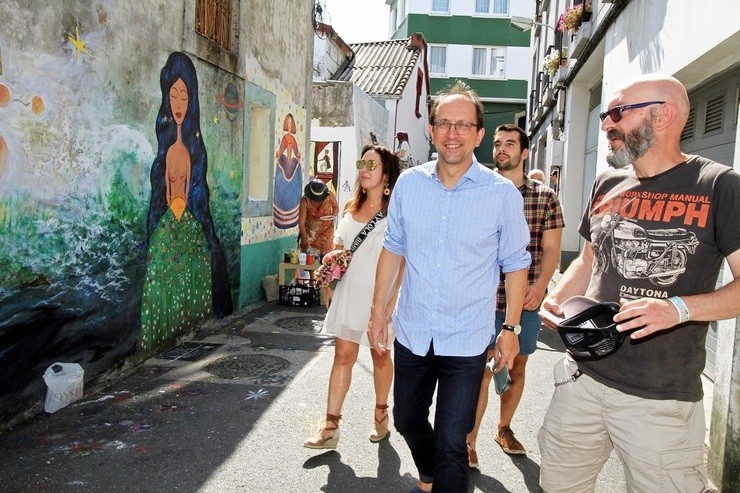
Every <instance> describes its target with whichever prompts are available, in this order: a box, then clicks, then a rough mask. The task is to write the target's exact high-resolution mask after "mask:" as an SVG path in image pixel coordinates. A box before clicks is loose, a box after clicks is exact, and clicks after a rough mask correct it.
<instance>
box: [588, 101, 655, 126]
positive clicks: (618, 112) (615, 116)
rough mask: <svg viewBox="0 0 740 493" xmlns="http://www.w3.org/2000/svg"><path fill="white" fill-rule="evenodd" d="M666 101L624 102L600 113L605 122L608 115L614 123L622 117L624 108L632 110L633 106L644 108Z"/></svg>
mask: <svg viewBox="0 0 740 493" xmlns="http://www.w3.org/2000/svg"><path fill="white" fill-rule="evenodd" d="M663 103H665V101H646V102H644V103H635V104H623V105H622V106H615V107H614V108H612V109H610V110H606V111H602V112H601V113H599V118H600V119H601V121H602V122H603V121H604V120H606V117H607V116H608V117H609V118H611V119H612V121H613V122H614V123H617V122H619V121H620V120H621V119H622V112H623V111H624V110H631V109H633V108H644V107H645V106H651V105H653V104H663Z"/></svg>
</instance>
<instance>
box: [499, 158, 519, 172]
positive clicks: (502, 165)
mask: <svg viewBox="0 0 740 493" xmlns="http://www.w3.org/2000/svg"><path fill="white" fill-rule="evenodd" d="M494 164H495V165H496V169H497V170H499V171H508V170H510V169H514V168H516V167H517V166H519V165H520V164H521V160H519V162H516V163H515V162H514V160H513V159H511V158H509V160H508V161H503V162H499V161H498V160H496V159H494Z"/></svg>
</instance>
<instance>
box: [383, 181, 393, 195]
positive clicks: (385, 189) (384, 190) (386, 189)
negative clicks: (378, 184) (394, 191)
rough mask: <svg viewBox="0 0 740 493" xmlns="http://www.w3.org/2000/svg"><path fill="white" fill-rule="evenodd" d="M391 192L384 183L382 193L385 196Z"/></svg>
mask: <svg viewBox="0 0 740 493" xmlns="http://www.w3.org/2000/svg"><path fill="white" fill-rule="evenodd" d="M390 194H391V189H390V188H389V187H388V184H387V183H386V184H385V188H384V189H383V195H385V196H386V197H387V196H388V195H390Z"/></svg>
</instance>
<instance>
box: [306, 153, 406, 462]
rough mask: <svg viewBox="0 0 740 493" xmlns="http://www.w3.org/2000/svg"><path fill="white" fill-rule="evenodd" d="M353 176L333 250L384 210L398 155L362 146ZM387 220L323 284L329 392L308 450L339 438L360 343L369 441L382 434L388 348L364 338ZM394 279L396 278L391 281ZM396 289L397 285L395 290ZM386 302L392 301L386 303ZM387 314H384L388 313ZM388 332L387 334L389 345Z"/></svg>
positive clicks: (395, 175)
mask: <svg viewBox="0 0 740 493" xmlns="http://www.w3.org/2000/svg"><path fill="white" fill-rule="evenodd" d="M357 170H358V177H357V183H356V185H355V192H354V195H353V197H352V198H351V199H350V200H349V202H348V203H347V206H346V207H345V213H344V216H343V217H342V219H341V220H340V221H339V225H338V227H337V230H336V232H335V234H334V243H335V245H334V248H335V249H349V247H350V246H351V245H352V243H353V242H354V239H355V237H356V236H357V234H358V233H359V232H360V230H361V229H362V228H363V227H364V226H365V225H366V224H367V223H368V222H369V221H370V220H371V219H372V218H373V217H374V216H375V215H376V214H377V213H378V211H380V210H382V211H383V212H385V211H386V209H387V207H388V201H389V199H390V195H391V191H392V190H393V186H394V185H395V183H396V179H397V178H398V175H399V174H400V172H401V167H400V163H399V161H398V157H397V156H396V155H395V154H394V153H393V152H392V151H390V150H388V149H387V148H385V147H382V146H377V145H366V146H365V147H364V148H363V149H362V159H360V160H358V161H357ZM386 222H387V219H386V218H385V217H384V218H383V219H381V220H380V221H378V222H377V224H376V225H375V228H374V229H373V230H372V231H370V233H369V234H368V235H367V237H366V238H365V240H364V241H363V242H362V244H361V245H360V247H359V248H358V249H357V250H356V251H355V252H354V253H353V254H352V260H351V262H350V264H349V267H347V271H346V272H345V274H344V276H343V277H342V279H341V280H340V281H339V283H338V284H337V285H336V289H335V290H334V291H332V290H331V289H330V288H326V296H325V300H326V303H327V306H328V308H329V310H328V312H327V314H326V319H325V320H324V328H323V332H324V333H328V334H334V335H335V336H336V342H335V347H334V363H333V365H332V369H331V375H330V377H329V395H328V399H327V405H326V418H325V419H323V420H322V422H321V426H320V428H319V430H318V431H317V432H316V433H315V434H314V435H313V436H311V437H310V438H308V439H307V440H306V441H305V442H303V446H304V447H307V448H312V449H333V448H336V447H337V443H338V442H339V420H340V418H341V417H342V416H341V412H342V404H344V398H345V396H346V395H347V391H348V390H349V385H350V382H351V380H352V368H353V366H354V364H355V361H357V355H358V354H359V350H360V345H363V346H367V348H368V349H369V350H370V354H371V355H372V359H373V380H374V383H375V410H374V423H373V429H372V431H371V432H370V441H371V442H374V443H377V442H380V441H381V440H384V439H385V438H387V437H388V435H389V433H390V432H389V431H388V394H389V393H390V389H391V382H392V381H393V361H391V358H390V351H386V352H385V354H383V355H382V356H381V355H378V353H377V351H373V350H372V348H370V344H369V342H368V340H367V334H366V330H367V323H368V319H369V318H370V303H371V302H372V299H373V289H374V285H375V268H376V265H377V263H378V257H379V256H380V251H381V249H382V247H383V233H384V232H385V226H386ZM399 285H400V279H398V280H397V286H399ZM395 292H396V293H397V292H398V290H397V289H396V290H395ZM390 305H391V306H392V305H393V304H390ZM388 317H389V318H390V314H388ZM392 341H393V334H389V341H388V345H389V346H391V345H392Z"/></svg>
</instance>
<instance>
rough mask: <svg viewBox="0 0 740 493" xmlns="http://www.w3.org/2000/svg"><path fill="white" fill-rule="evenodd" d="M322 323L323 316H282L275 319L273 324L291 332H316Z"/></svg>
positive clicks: (319, 329) (319, 330)
mask: <svg viewBox="0 0 740 493" xmlns="http://www.w3.org/2000/svg"><path fill="white" fill-rule="evenodd" d="M323 324H324V319H323V318H315V317H284V318H280V319H278V320H276V321H275V325H277V326H278V327H280V328H281V329H285V330H289V331H291V332H311V333H314V334H318V333H319V332H321V326H322V325H323Z"/></svg>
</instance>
